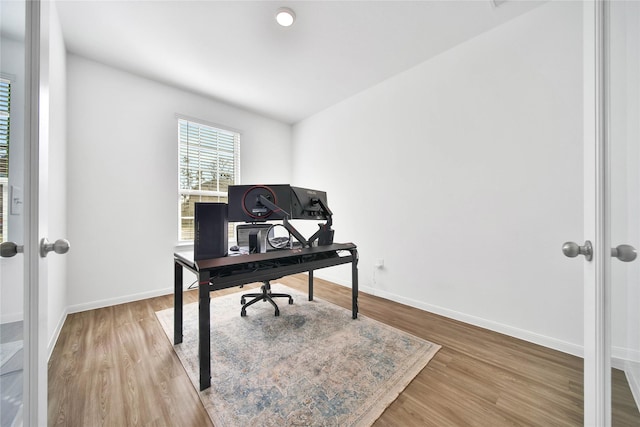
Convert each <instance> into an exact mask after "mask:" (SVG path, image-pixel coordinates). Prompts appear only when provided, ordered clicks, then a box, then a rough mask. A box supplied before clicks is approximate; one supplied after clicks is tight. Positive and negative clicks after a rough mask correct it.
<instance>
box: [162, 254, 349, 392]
mask: <svg viewBox="0 0 640 427" xmlns="http://www.w3.org/2000/svg"><path fill="white" fill-rule="evenodd" d="M345 251H348V252H349V255H347V256H342V255H340V252H345ZM348 263H351V301H352V318H353V319H356V318H357V317H358V251H357V247H356V245H354V244H353V243H334V244H332V245H327V246H316V247H311V248H304V249H286V250H278V251H272V252H267V253H261V254H250V255H235V256H227V257H221V258H212V259H207V260H200V261H194V260H193V259H190V257H189V256H188V255H186V254H185V253H180V252H176V253H174V273H175V274H174V320H173V327H174V332H173V343H174V344H179V343H181V342H182V318H183V316H182V305H183V302H182V292H183V280H182V277H183V275H182V273H183V268H186V269H187V270H189V271H191V272H193V273H194V274H196V276H198V325H199V326H198V329H199V338H198V354H199V358H200V390H204V389H206V388H209V387H210V386H211V335H210V334H211V318H210V316H211V311H210V300H211V298H210V294H209V293H210V292H211V291H217V290H220V289H226V288H230V287H233V286H240V285H245V284H248V283H254V282H263V281H267V280H276V279H279V278H281V277H284V276H290V275H292V274H297V273H304V272H308V273H309V301H313V271H314V270H318V269H321V268H326V267H332V266H335V265H341V264H348ZM238 317H240V313H239V311H238Z"/></svg>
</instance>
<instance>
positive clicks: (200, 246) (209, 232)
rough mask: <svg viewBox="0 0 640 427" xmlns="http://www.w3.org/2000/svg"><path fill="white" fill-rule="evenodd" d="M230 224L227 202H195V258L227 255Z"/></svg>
mask: <svg viewBox="0 0 640 427" xmlns="http://www.w3.org/2000/svg"><path fill="white" fill-rule="evenodd" d="M228 224H229V221H228V220H227V204H226V203H196V204H195V238H194V242H193V259H194V260H196V261H198V260H201V259H209V258H220V257H223V256H226V255H227V251H228V249H229V227H228Z"/></svg>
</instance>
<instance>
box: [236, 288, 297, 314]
mask: <svg viewBox="0 0 640 427" xmlns="http://www.w3.org/2000/svg"><path fill="white" fill-rule="evenodd" d="M260 289H261V290H262V292H261V293H252V294H244V295H242V297H240V304H242V310H240V316H242V317H245V316H246V315H247V307H249V306H250V305H253V304H255V303H257V302H258V301H269V302H270V303H271V305H272V306H273V307H274V308H275V311H276V313H275V315H276V316H280V309H278V305H277V304H276V303H275V301H274V300H273V298H289V304H293V298H292V297H291V295H289V294H279V293H272V292H271V284H270V283H269V282H263V284H262V286H261V287H260ZM247 298H253V299H252V300H251V301H249V302H246V301H247Z"/></svg>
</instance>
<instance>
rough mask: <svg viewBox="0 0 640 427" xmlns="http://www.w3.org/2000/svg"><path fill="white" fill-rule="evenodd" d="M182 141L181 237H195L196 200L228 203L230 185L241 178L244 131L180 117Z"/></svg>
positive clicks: (231, 231)
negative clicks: (242, 137)
mask: <svg viewBox="0 0 640 427" xmlns="http://www.w3.org/2000/svg"><path fill="white" fill-rule="evenodd" d="M178 141H179V144H178V145H179V150H178V159H179V160H178V163H179V165H178V182H179V184H178V192H179V203H180V207H179V211H180V221H179V236H178V238H179V240H181V241H182V240H193V235H194V233H193V231H194V207H195V203H196V202H220V203H227V191H228V188H229V185H233V184H236V183H238V182H239V177H240V134H239V133H238V132H234V131H229V130H225V129H220V128H216V127H213V126H209V125H206V124H202V123H197V122H193V121H190V120H186V119H178ZM229 236H233V227H230V228H229Z"/></svg>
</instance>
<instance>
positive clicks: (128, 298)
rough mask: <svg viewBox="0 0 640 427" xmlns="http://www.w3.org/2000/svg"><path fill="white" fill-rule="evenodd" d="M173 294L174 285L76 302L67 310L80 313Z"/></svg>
mask: <svg viewBox="0 0 640 427" xmlns="http://www.w3.org/2000/svg"><path fill="white" fill-rule="evenodd" d="M169 294H173V287H171V288H165V289H156V290H153V291H149V292H141V293H138V294H130V295H125V296H121V297H117V298H107V299H103V300H99V301H91V302H87V303H83V304H75V305H71V306H69V307H67V312H68V313H69V314H71V313H80V312H82V311H87V310H95V309H97V308H103V307H110V306H112V305H118V304H124V303H127V302H133V301H139V300H142V299H147V298H154V297H159V296H162V295H169Z"/></svg>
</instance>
